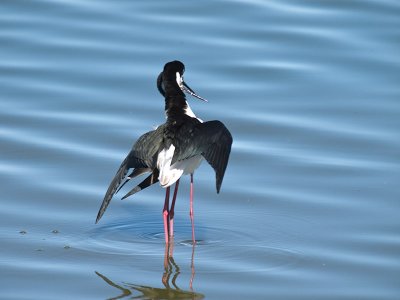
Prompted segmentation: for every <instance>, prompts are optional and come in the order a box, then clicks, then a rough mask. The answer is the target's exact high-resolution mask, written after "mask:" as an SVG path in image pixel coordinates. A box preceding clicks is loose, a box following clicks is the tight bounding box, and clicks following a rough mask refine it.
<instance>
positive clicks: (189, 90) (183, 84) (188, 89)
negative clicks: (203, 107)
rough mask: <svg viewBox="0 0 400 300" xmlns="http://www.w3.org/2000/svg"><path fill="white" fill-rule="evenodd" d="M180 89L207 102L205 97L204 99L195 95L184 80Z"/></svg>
mask: <svg viewBox="0 0 400 300" xmlns="http://www.w3.org/2000/svg"><path fill="white" fill-rule="evenodd" d="M181 89H182V91H184V92H186V93H189V94H190V95H192V96H193V97H196V98H197V99H200V100H202V101H204V102H208V100H207V99H204V98H203V97H200V96H199V95H197V94H196V93H195V92H194V91H193V90H192V89H191V88H190V87H189V86H188V85H187V84H186V82H184V81H182V85H181Z"/></svg>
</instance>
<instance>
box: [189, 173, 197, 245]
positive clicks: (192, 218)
mask: <svg viewBox="0 0 400 300" xmlns="http://www.w3.org/2000/svg"><path fill="white" fill-rule="evenodd" d="M189 214H190V221H191V222H192V241H193V245H194V244H195V243H196V239H195V238H194V214H193V173H192V174H190V212H189Z"/></svg>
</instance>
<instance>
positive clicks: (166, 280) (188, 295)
mask: <svg viewBox="0 0 400 300" xmlns="http://www.w3.org/2000/svg"><path fill="white" fill-rule="evenodd" d="M194 250H195V244H193V245H192V254H191V263H190V272H191V275H190V280H189V290H183V289H181V288H179V286H178V283H177V280H178V277H179V275H180V274H181V268H180V267H179V265H178V264H177V263H176V262H175V259H174V256H173V252H174V239H173V238H171V239H170V241H169V243H168V244H166V245H165V251H164V272H163V275H162V279H161V282H162V285H163V286H164V287H163V288H158V287H151V286H145V285H138V284H132V283H126V282H127V281H124V283H122V284H116V283H114V282H113V281H111V280H110V279H108V278H107V277H106V276H104V275H102V274H100V273H99V272H95V273H96V274H97V275H98V276H99V277H100V278H101V279H103V280H104V281H105V282H106V283H107V284H108V285H110V286H112V287H114V288H117V289H119V290H120V291H121V292H122V293H121V294H120V295H119V296H116V297H113V298H110V299H122V298H127V299H137V298H139V299H142V298H144V299H203V298H204V295H203V294H200V293H196V292H194V291H193V281H194V276H195V267H194V257H195V255H194Z"/></svg>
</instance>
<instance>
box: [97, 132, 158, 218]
mask: <svg viewBox="0 0 400 300" xmlns="http://www.w3.org/2000/svg"><path fill="white" fill-rule="evenodd" d="M163 131H164V126H163V125H161V126H159V127H158V128H157V129H156V130H153V131H150V132H147V133H145V134H144V135H142V136H141V137H140V138H139V139H138V140H137V141H136V143H135V144H134V145H133V147H132V150H131V152H129V154H128V156H127V157H126V158H125V159H124V161H123V162H122V164H121V166H120V167H119V169H118V171H117V173H116V174H115V176H114V179H113V180H112V181H111V183H110V185H109V187H108V189H107V192H106V194H105V196H104V199H103V202H102V203H101V206H100V209H99V212H98V214H97V218H96V223H97V222H98V221H99V220H100V219H101V217H102V216H103V214H104V212H105V211H106V209H107V206H108V205H109V204H110V201H111V199H112V197H113V196H114V194H115V193H116V192H117V190H118V187H119V186H120V185H121V182H122V181H123V180H124V178H125V177H126V174H127V173H128V171H129V169H131V168H134V169H139V170H138V171H133V173H132V174H134V175H136V176H137V175H140V174H142V173H143V171H144V170H143V169H145V171H147V170H148V171H151V170H153V169H154V168H155V167H156V164H157V153H158V152H159V149H160V147H161V145H162V140H163ZM145 171H144V172H145ZM124 184H125V183H124Z"/></svg>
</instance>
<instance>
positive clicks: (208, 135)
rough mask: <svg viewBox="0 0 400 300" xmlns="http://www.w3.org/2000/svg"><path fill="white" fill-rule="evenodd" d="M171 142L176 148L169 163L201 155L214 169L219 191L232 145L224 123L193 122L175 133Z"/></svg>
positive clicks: (230, 136)
mask: <svg viewBox="0 0 400 300" xmlns="http://www.w3.org/2000/svg"><path fill="white" fill-rule="evenodd" d="M173 144H174V145H175V148H176V149H175V153H174V157H173V158H172V162H171V164H173V163H175V162H177V161H180V160H184V159H187V158H190V157H193V156H196V155H202V156H203V157H204V158H205V159H206V160H207V162H208V163H209V164H210V165H211V166H212V167H213V169H214V170H215V175H216V187H217V193H219V190H220V188H221V184H222V180H223V178H224V174H225V170H226V167H227V165H228V160H229V154H230V152H231V146H232V135H231V133H230V132H229V130H228V129H227V128H226V127H225V125H224V124H222V122H220V121H209V122H204V123H198V124H194V125H193V126H191V128H185V129H184V134H181V135H176V136H175V140H174V141H173Z"/></svg>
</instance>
